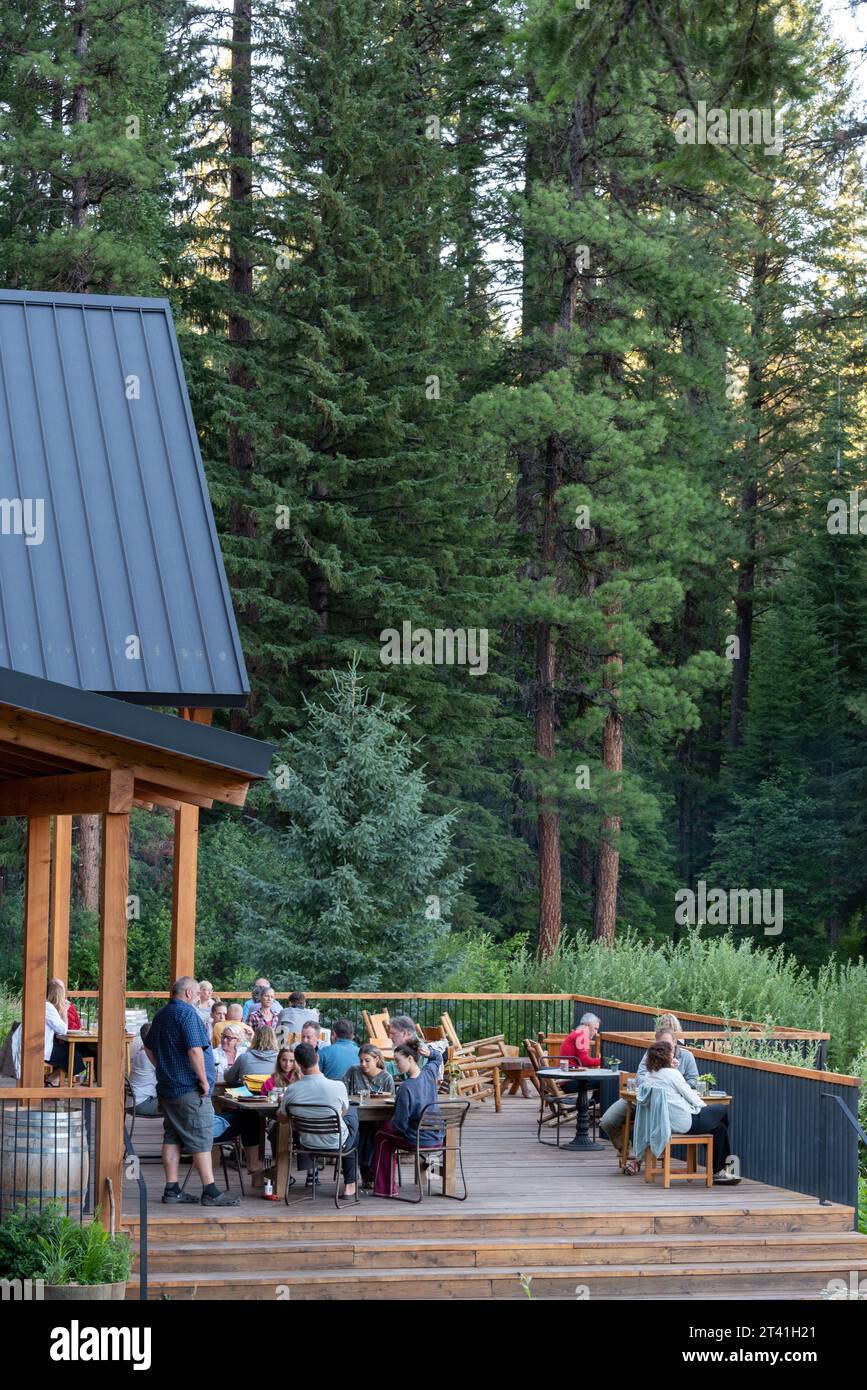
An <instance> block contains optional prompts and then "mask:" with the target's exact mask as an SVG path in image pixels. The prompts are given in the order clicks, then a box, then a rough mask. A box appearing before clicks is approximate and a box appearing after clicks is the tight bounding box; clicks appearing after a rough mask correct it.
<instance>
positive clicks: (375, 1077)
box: [343, 1043, 394, 1096]
mask: <svg viewBox="0 0 867 1390" xmlns="http://www.w3.org/2000/svg"><path fill="white" fill-rule="evenodd" d="M343 1084H344V1086H345V1087H346V1089H347V1091H348V1092H349V1094H350V1095H351V1096H358V1095H361V1092H362V1091H370V1094H371V1095H372V1096H393V1095H394V1077H393V1076H391V1075H389V1073H388V1072H387V1071H386V1070H385V1062H384V1061H383V1059H382V1053H381V1052H380V1050H379V1048H378V1047H374V1045H373V1043H362V1044H361V1047H360V1048H359V1049H358V1065H357V1066H354V1067H350V1068H349V1070H348V1071H347V1073H346V1075H345V1076H344V1078H343Z"/></svg>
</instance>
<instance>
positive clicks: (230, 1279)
mask: <svg viewBox="0 0 867 1390" xmlns="http://www.w3.org/2000/svg"><path fill="white" fill-rule="evenodd" d="M312 1205H313V1204H312V1203H311V1204H310V1206H308V1205H307V1204H306V1203H305V1204H303V1206H301V1207H300V1208H299V1206H296V1207H295V1208H294V1209H287V1208H286V1207H284V1206H282V1205H280V1206H279V1207H278V1206H277V1204H276V1203H275V1204H274V1206H273V1207H268V1208H266V1210H265V1212H263V1214H262V1215H261V1216H260V1215H259V1213H258V1212H256V1213H255V1214H253V1213H251V1212H235V1211H225V1212H219V1211H214V1212H208V1213H205V1212H202V1211H201V1210H200V1212H199V1213H198V1214H196V1215H195V1216H193V1215H191V1216H189V1218H187V1217H186V1216H181V1215H175V1214H174V1213H173V1214H172V1215H171V1216H164V1215H155V1216H154V1217H152V1218H151V1219H150V1220H149V1222H148V1260H149V1268H148V1286H149V1296H150V1298H152V1299H160V1298H167V1299H230V1300H235V1299H242V1300H250V1299H267V1300H270V1301H274V1299H275V1298H284V1299H285V1298H288V1299H291V1300H292V1301H297V1300H299V1299H301V1300H305V1301H307V1300H311V1299H331V1300H347V1299H352V1300H359V1299H360V1300H366V1299H397V1298H400V1299H407V1298H409V1299H430V1298H434V1299H444V1300H445V1299H477V1298H497V1299H509V1298H524V1297H525V1294H524V1291H523V1289H522V1287H521V1283H520V1277H519V1276H520V1275H524V1276H526V1277H529V1278H530V1279H531V1280H532V1286H531V1287H532V1295H533V1297H535V1298H557V1299H563V1298H568V1299H575V1298H576V1297H584V1296H592V1297H595V1298H613V1299H618V1298H630V1299H634V1298H680V1299H684V1298H698V1299H706V1298H738V1299H748V1300H752V1299H757V1300H758V1299H773V1298H780V1299H785V1298H802V1299H818V1298H819V1297H820V1296H821V1292H822V1290H823V1288H824V1287H825V1286H826V1285H827V1283H828V1281H829V1280H830V1279H832V1278H843V1279H846V1280H847V1281H848V1279H849V1277H850V1274H851V1273H852V1272H853V1271H855V1272H857V1275H858V1277H859V1278H865V1277H867V1236H860V1235H857V1234H855V1233H854V1232H853V1231H852V1229H851V1224H852V1213H851V1210H850V1209H848V1208H845V1207H839V1206H838V1207H828V1208H823V1207H820V1206H819V1204H818V1203H816V1202H811V1201H810V1200H809V1199H807V1198H805V1199H803V1201H802V1202H801V1203H799V1204H797V1205H788V1206H785V1207H780V1208H779V1209H774V1208H773V1207H768V1208H764V1209H759V1208H756V1209H752V1210H751V1209H749V1208H746V1207H745V1208H742V1209H740V1210H732V1209H729V1210H726V1211H721V1210H719V1209H718V1208H716V1207H714V1206H713V1205H711V1204H708V1205H707V1206H706V1207H705V1206H702V1207H701V1208H697V1207H694V1208H693V1209H691V1210H690V1211H688V1212H676V1211H670V1212H665V1211H660V1210H659V1209H658V1208H657V1209H653V1210H647V1211H640V1210H639V1211H636V1210H625V1211H622V1212H605V1213H601V1212H598V1211H597V1212H586V1211H584V1212H581V1211H576V1212H572V1213H564V1212H524V1213H520V1214H519V1213H508V1214H496V1213H478V1212H462V1211H461V1210H460V1208H458V1207H457V1206H451V1204H450V1205H449V1208H448V1209H447V1210H443V1209H442V1206H441V1205H440V1204H436V1205H438V1206H440V1209H439V1210H436V1209H435V1204H434V1202H433V1201H431V1202H427V1203H425V1204H424V1205H423V1206H421V1207H416V1208H412V1207H406V1206H405V1207H403V1208H401V1209H400V1210H396V1209H395V1207H394V1206H392V1205H391V1204H385V1203H383V1204H379V1203H375V1202H374V1201H372V1200H366V1201H364V1202H363V1203H362V1204H360V1206H359V1207H358V1208H352V1207H347V1208H345V1209H344V1211H342V1212H340V1213H338V1212H337V1211H335V1209H334V1208H333V1207H330V1208H329V1207H328V1204H327V1203H326V1202H322V1204H321V1206H320V1207H319V1210H318V1211H311V1210H310V1207H311V1206H312ZM125 1225H126V1228H127V1229H128V1230H129V1231H130V1233H131V1235H132V1236H133V1240H134V1241H135V1242H137V1239H138V1230H137V1222H136V1221H135V1220H130V1221H127V1222H126V1223H125ZM137 1293H138V1286H137V1280H136V1278H135V1277H134V1278H133V1280H132V1282H131V1284H130V1289H129V1296H130V1297H136V1295H137Z"/></svg>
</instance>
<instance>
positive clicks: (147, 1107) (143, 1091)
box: [129, 1023, 162, 1119]
mask: <svg viewBox="0 0 867 1390" xmlns="http://www.w3.org/2000/svg"><path fill="white" fill-rule="evenodd" d="M150 1030H151V1026H150V1024H149V1023H143V1024H142V1026H141V1028H140V1029H139V1036H140V1037H141V1040H142V1044H145V1043H147V1040H148V1033H149V1032H150ZM129 1084H130V1089H131V1090H132V1094H133V1110H134V1113H135V1114H136V1115H141V1116H143V1117H146V1118H148V1119H155V1118H156V1116H157V1115H161V1114H162V1111H161V1110H160V1104H159V1101H158V1100H157V1072H156V1067H155V1066H154V1064H153V1062H152V1061H151V1059H150V1057H148V1055H147V1052H146V1051H145V1049H144V1046H142V1047H140V1048H139V1050H138V1052H136V1053H135V1055H134V1056H133V1058H132V1061H131V1062H130V1068H129Z"/></svg>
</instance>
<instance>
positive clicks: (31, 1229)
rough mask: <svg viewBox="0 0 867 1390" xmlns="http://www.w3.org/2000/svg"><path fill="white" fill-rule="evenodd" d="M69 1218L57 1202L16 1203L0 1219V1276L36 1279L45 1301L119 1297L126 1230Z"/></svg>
mask: <svg viewBox="0 0 867 1390" xmlns="http://www.w3.org/2000/svg"><path fill="white" fill-rule="evenodd" d="M98 1217H99V1212H98V1211H97V1213H96V1216H95V1217H94V1219H93V1220H92V1221H91V1222H89V1223H88V1225H86V1226H80V1225H79V1224H78V1222H76V1221H72V1220H71V1219H70V1218H69V1217H68V1216H67V1215H66V1213H65V1212H64V1210H63V1208H62V1206H61V1205H60V1203H59V1202H49V1203H47V1204H46V1205H45V1206H43V1207H42V1208H41V1209H40V1207H39V1205H38V1203H35V1202H31V1203H30V1204H29V1205H28V1206H18V1207H16V1208H15V1210H14V1211H12V1212H10V1213H9V1215H8V1216H6V1217H5V1218H4V1219H3V1220H2V1221H0V1278H4V1279H9V1280H13V1279H21V1280H24V1279H31V1280H34V1281H37V1280H38V1281H42V1283H43V1285H44V1291H43V1292H44V1297H45V1299H46V1300H49V1301H52V1300H53V1301H55V1302H58V1301H61V1300H67V1299H68V1300H74V1299H88V1300H92V1299H122V1298H124V1297H125V1296H126V1285H127V1282H128V1280H129V1276H130V1271H131V1269H132V1247H131V1245H130V1239H129V1236H128V1235H126V1234H121V1235H115V1236H113V1235H111V1234H110V1233H109V1232H108V1231H106V1230H105V1229H104V1227H103V1226H102V1225H100V1222H99V1220H98Z"/></svg>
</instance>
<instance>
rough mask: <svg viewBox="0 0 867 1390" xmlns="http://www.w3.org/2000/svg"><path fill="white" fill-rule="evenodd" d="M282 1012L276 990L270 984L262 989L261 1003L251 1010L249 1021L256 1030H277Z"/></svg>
mask: <svg viewBox="0 0 867 1390" xmlns="http://www.w3.org/2000/svg"><path fill="white" fill-rule="evenodd" d="M282 1012H283V1011H282V1009H281V1007H280V1005H279V1004H278V1003H277V998H276V996H275V994H274V991H273V989H271V986H270V985H269V986H268V988H267V989H263V990H262V991H261V993H260V995H259V1003H258V1005H257V1006H256V1008H255V1009H251V1010H250V1013H249V1014H248V1016H247V1022H248V1023H249V1025H250V1027H251V1028H252V1029H253V1030H254V1031H255V1030H256V1029H257V1028H271V1029H273V1030H274V1032H276V1031H277V1025H278V1024H279V1022H280V1014H281V1013H282Z"/></svg>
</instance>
